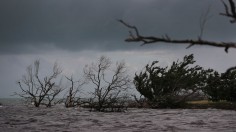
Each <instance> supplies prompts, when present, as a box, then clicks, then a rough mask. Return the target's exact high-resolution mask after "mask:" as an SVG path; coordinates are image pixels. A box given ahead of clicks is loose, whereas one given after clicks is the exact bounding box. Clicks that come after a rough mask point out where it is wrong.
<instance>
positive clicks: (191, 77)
mask: <svg viewBox="0 0 236 132" xmlns="http://www.w3.org/2000/svg"><path fill="white" fill-rule="evenodd" d="M194 63H195V61H194V57H193V54H191V55H188V56H185V57H184V59H183V61H182V62H179V61H177V62H173V63H172V65H171V66H170V68H168V67H164V68H162V67H160V66H158V61H154V62H153V63H152V64H151V65H147V66H146V69H145V71H144V72H140V73H139V74H136V75H135V77H134V84H135V87H136V89H137V90H138V91H139V93H140V94H141V95H143V96H144V97H145V98H147V99H148V100H149V101H150V104H151V106H152V107H154V108H160V107H164V108H173V107H174V108H175V107H179V106H181V105H183V104H184V103H185V102H186V101H187V100H188V99H189V98H190V97H191V96H192V95H194V94H195V93H197V92H199V91H201V89H202V88H203V87H204V86H205V85H206V79H207V77H208V74H209V73H211V72H212V71H213V70H211V69H208V70H204V69H203V68H202V67H200V66H198V65H196V66H194V67H191V68H190V67H189V65H191V64H194Z"/></svg>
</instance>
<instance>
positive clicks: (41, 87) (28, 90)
mask: <svg viewBox="0 0 236 132" xmlns="http://www.w3.org/2000/svg"><path fill="white" fill-rule="evenodd" d="M39 65H40V62H39V60H36V61H35V62H34V67H32V66H31V65H30V66H28V67H27V69H26V75H24V76H23V79H22V80H21V81H19V82H18V85H19V87H20V89H21V93H16V95H18V96H20V97H22V98H24V99H26V100H27V101H30V102H29V103H34V106H35V107H39V106H40V105H41V104H43V105H46V106H47V107H51V106H52V101H53V100H54V99H55V97H56V96H57V95H58V94H59V93H60V92H61V91H62V90H63V89H62V88H61V87H60V84H59V85H56V83H55V79H56V78H57V77H58V75H59V74H61V72H62V71H61V69H60V68H59V67H58V65H57V64H56V63H55V64H54V67H53V73H52V75H50V76H46V77H44V78H43V79H40V77H39Z"/></svg>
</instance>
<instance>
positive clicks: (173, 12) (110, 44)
mask: <svg viewBox="0 0 236 132" xmlns="http://www.w3.org/2000/svg"><path fill="white" fill-rule="evenodd" d="M208 6H211V14H212V15H213V17H212V18H211V19H210V20H209V22H208V24H207V26H206V34H205V35H204V37H206V38H209V39H214V40H228V39H232V38H233V36H232V35H233V34H235V32H236V31H235V30H233V29H232V25H230V24H229V22H228V21H227V19H225V18H224V19H222V16H219V15H218V13H219V12H221V11H223V8H222V4H221V2H220V1H217V2H216V1H214V0H207V1H206V0H199V1H196V0H178V1H173V0H165V1H161V0H147V1H143V0H119V1H112V2H111V1H109V0H99V1H86V0H66V1H65V0H50V1H47V0H41V1H36V0H24V1H19V0H8V1H0V18H1V21H0V29H1V30H0V45H1V48H0V53H1V54H3V53H4V54H12V53H14V54H16V53H25V52H26V53H35V52H42V51H46V52H47V51H50V50H56V49H63V50H69V51H81V50H88V49H90V50H102V51H107V50H130V49H133V48H134V46H133V45H130V44H126V43H125V42H123V40H124V38H125V37H127V36H126V35H127V34H128V33H127V32H128V29H126V28H125V27H123V26H122V25H121V24H120V23H118V22H117V21H116V19H119V18H121V19H124V20H125V21H127V22H129V23H131V24H135V25H136V26H138V27H139V28H140V30H141V31H142V32H143V33H144V34H147V35H148V34H153V35H163V34H165V33H168V34H170V36H173V37H176V38H186V37H187V38H194V37H195V38H197V36H198V34H199V17H200V15H201V13H202V12H204V10H206V9H207V7H208ZM222 32H224V34H222ZM145 48H148V47H145Z"/></svg>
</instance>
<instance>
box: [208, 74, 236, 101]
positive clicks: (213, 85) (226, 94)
mask: <svg viewBox="0 0 236 132" xmlns="http://www.w3.org/2000/svg"><path fill="white" fill-rule="evenodd" d="M207 84H208V85H207V86H206V88H205V91H204V92H205V93H206V94H207V95H208V98H209V100H211V101H220V100H226V101H230V102H235V101H236V70H232V71H230V72H228V73H224V74H219V73H218V72H215V73H214V74H211V75H210V77H209V79H208V82H207Z"/></svg>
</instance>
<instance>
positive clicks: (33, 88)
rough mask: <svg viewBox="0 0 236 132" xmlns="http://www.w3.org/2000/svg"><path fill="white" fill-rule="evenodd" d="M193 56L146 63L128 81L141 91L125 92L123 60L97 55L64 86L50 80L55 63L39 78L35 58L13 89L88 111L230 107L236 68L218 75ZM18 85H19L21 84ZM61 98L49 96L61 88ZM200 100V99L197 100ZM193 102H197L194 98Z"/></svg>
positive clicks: (37, 102) (39, 101) (235, 96)
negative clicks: (80, 75)
mask: <svg viewBox="0 0 236 132" xmlns="http://www.w3.org/2000/svg"><path fill="white" fill-rule="evenodd" d="M195 62H196V61H195V60H194V56H193V54H191V55H186V56H184V58H183V60H182V61H179V60H177V61H174V62H173V63H172V65H170V66H169V67H168V66H166V67H160V66H159V65H158V61H154V62H152V63H151V64H147V65H146V66H145V69H144V70H143V71H141V72H140V73H136V74H135V76H134V80H133V84H134V86H135V88H136V90H137V91H138V92H139V94H140V95H141V96H140V98H137V96H136V95H130V94H129V92H128V90H129V89H130V88H131V79H130V77H129V75H128V73H127V68H126V66H125V63H124V62H117V63H116V65H114V67H112V62H111V60H110V59H109V58H107V57H105V56H102V57H100V58H99V59H98V61H97V62H95V63H92V64H91V65H86V66H85V68H84V75H83V77H84V79H81V80H79V81H76V80H74V78H73V77H72V76H71V77H70V78H69V77H66V76H65V78H66V80H67V81H69V83H70V86H69V87H68V86H67V87H65V88H63V87H62V84H61V83H62V81H59V83H57V80H56V78H57V77H58V75H59V74H61V73H62V71H61V70H60V69H59V66H58V65H57V64H56V63H55V64H54V67H53V72H52V75H51V76H46V77H44V78H43V79H40V76H39V75H41V74H40V73H39V61H38V60H37V61H35V63H34V64H35V66H34V67H32V66H29V67H28V68H27V74H26V75H25V76H23V79H22V80H21V81H20V82H19V83H18V84H19V87H20V89H21V90H22V93H17V95H19V96H20V97H22V98H24V99H25V100H26V101H27V102H28V103H32V104H34V106H35V107H39V106H41V105H45V106H46V107H51V106H52V105H55V104H56V103H59V102H63V103H64V104H65V107H67V108H68V107H77V106H80V107H86V108H90V110H91V111H102V112H104V111H106V112H114V111H116V112H118V111H124V110H126V109H127V107H139V108H144V107H145V108H191V109H192V108H220V109H236V104H235V101H236V70H231V71H230V72H226V73H221V74H220V73H218V72H217V71H215V70H213V69H204V68H203V67H201V66H199V65H195ZM89 83H90V85H89V86H90V87H92V88H93V90H92V91H90V92H88V93H87V97H86V98H82V97H80V95H81V93H82V92H81V91H82V89H84V86H85V85H87V84H89ZM23 84H24V85H23ZM66 89H68V90H67V92H66V94H65V98H64V99H62V100H59V101H55V100H54V99H55V98H56V97H57V95H59V93H61V92H62V91H63V90H65V91H66ZM199 100H204V101H199ZM196 101H197V102H196Z"/></svg>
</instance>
